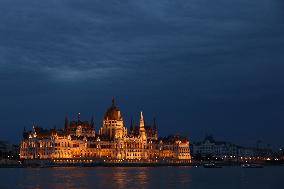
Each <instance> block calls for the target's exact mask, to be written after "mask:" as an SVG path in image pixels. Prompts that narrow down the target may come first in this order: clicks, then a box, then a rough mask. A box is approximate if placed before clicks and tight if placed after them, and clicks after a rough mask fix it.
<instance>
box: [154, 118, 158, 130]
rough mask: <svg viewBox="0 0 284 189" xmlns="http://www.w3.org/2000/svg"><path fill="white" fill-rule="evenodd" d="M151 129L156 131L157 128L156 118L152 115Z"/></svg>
mask: <svg viewBox="0 0 284 189" xmlns="http://www.w3.org/2000/svg"><path fill="white" fill-rule="evenodd" d="M153 130H154V131H156V130H157V124H156V118H155V117H154V119H153Z"/></svg>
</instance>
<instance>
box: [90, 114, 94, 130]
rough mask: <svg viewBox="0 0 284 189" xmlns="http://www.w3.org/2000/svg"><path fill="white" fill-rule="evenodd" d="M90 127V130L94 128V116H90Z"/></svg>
mask: <svg viewBox="0 0 284 189" xmlns="http://www.w3.org/2000/svg"><path fill="white" fill-rule="evenodd" d="M90 126H91V128H95V116H92V118H91V121H90Z"/></svg>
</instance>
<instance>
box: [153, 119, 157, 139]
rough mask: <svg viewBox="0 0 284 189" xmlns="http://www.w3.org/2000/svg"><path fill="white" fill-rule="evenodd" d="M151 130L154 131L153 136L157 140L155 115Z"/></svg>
mask: <svg viewBox="0 0 284 189" xmlns="http://www.w3.org/2000/svg"><path fill="white" fill-rule="evenodd" d="M153 132H154V137H155V139H156V140H157V139H158V128H157V123H156V118H155V117H154V120H153Z"/></svg>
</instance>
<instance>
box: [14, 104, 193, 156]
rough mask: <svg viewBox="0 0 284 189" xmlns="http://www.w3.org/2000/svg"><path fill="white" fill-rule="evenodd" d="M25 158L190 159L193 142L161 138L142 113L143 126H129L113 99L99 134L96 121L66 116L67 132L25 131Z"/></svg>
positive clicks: (47, 130) (65, 130)
mask: <svg viewBox="0 0 284 189" xmlns="http://www.w3.org/2000/svg"><path fill="white" fill-rule="evenodd" d="M20 156H21V158H22V159H73V161H74V159H88V161H91V160H90V159H92V158H104V159H105V158H109V159H116V160H141V159H142V160H143V159H144V160H145V159H146V160H147V159H148V160H151V159H152V160H156V159H160V158H163V159H177V160H190V159H191V156H190V151H189V141H188V139H186V138H184V137H180V136H169V137H163V138H158V129H157V125H156V121H155V120H154V122H153V125H152V126H145V121H144V116H143V113H142V112H141V114H140V122H139V126H136V127H134V126H133V123H132V121H131V123H130V128H129V129H128V128H126V127H125V123H124V120H123V116H122V113H121V111H120V110H119V109H118V107H117V106H116V104H115V101H114V99H113V101H112V105H111V107H110V108H109V109H108V110H107V112H106V113H105V115H104V119H103V123H102V127H101V128H100V129H99V132H98V133H96V131H95V126H94V119H92V120H91V121H90V122H88V121H81V118H80V113H79V114H78V117H77V120H73V121H71V122H70V123H69V119H68V117H67V116H66V119H65V125H64V129H55V128H54V129H43V128H40V127H33V129H32V131H29V132H27V131H24V133H23V140H22V142H21V148H20Z"/></svg>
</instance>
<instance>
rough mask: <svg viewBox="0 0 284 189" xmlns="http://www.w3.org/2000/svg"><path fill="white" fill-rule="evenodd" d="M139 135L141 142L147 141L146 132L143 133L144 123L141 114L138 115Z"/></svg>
mask: <svg viewBox="0 0 284 189" xmlns="http://www.w3.org/2000/svg"><path fill="white" fill-rule="evenodd" d="M139 135H140V137H141V138H142V139H143V140H147V137H146V132H145V123H144V117H143V113H142V112H141V113H140V125H139Z"/></svg>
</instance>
